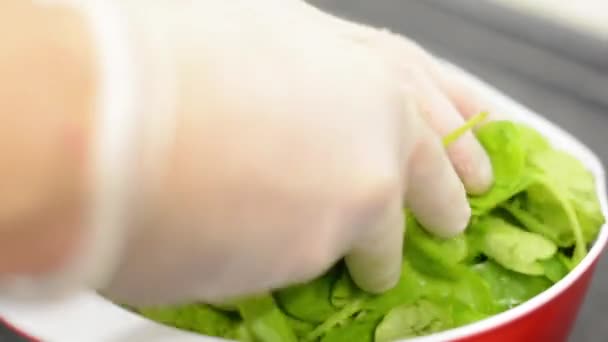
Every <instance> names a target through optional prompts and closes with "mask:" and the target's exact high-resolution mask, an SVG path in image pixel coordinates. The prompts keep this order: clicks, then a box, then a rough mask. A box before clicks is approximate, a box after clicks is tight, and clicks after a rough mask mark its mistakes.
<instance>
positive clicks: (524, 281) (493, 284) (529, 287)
mask: <svg viewBox="0 0 608 342" xmlns="http://www.w3.org/2000/svg"><path fill="white" fill-rule="evenodd" d="M473 270H474V271H475V272H477V273H478V274H479V275H480V276H481V277H482V278H483V279H484V280H485V281H486V283H487V284H488V285H489V287H490V289H491V291H492V295H493V298H494V301H495V303H496V305H497V306H498V311H504V310H507V309H510V308H512V307H515V306H517V305H519V304H521V303H523V302H525V301H526V300H528V299H530V298H532V297H534V296H536V295H537V294H539V293H541V292H542V291H544V290H546V289H548V288H549V287H550V286H551V284H552V282H551V281H549V280H548V279H546V278H544V277H539V276H529V275H525V274H521V273H517V272H513V271H510V270H508V269H506V268H504V267H502V266H500V265H499V264H497V263H495V262H493V261H486V262H483V263H480V264H477V265H475V266H473Z"/></svg>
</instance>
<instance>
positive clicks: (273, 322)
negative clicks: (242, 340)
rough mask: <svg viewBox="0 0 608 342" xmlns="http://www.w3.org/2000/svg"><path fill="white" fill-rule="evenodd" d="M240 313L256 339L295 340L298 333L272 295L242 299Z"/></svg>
mask: <svg viewBox="0 0 608 342" xmlns="http://www.w3.org/2000/svg"><path fill="white" fill-rule="evenodd" d="M237 307H238V308H239V313H240V315H241V317H242V318H243V321H244V323H245V325H246V327H247V329H248V331H249V334H250V335H251V336H252V337H253V340H254V341H256V342H257V341H259V342H275V341H276V342H283V341H284V342H295V341H297V338H296V335H295V333H294V332H293V330H292V329H291V327H290V325H289V324H288V322H287V319H286V318H285V315H284V314H283V312H282V311H281V310H280V309H279V307H278V306H277V305H276V304H275V301H274V299H273V298H272V296H271V295H269V294H268V295H261V296H256V297H251V298H247V299H244V300H240V301H239V302H238V303H237Z"/></svg>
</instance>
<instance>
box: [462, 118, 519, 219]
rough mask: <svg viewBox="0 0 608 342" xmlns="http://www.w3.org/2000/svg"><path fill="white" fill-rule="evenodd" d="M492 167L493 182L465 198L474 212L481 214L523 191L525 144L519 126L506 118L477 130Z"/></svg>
mask: <svg viewBox="0 0 608 342" xmlns="http://www.w3.org/2000/svg"><path fill="white" fill-rule="evenodd" d="M477 138H478V139H479V142H480V143H481V144H482V146H483V147H484V149H485V150H486V152H487V153H488V156H489V157H490V161H491V163H492V168H493V171H494V184H493V185H492V187H491V188H490V190H489V191H488V192H486V193H485V194H483V195H481V196H472V197H470V198H469V202H470V204H471V209H472V212H473V214H474V215H482V214H485V213H487V212H489V211H490V210H492V209H494V208H496V207H497V206H498V205H499V204H500V203H502V202H504V201H506V200H508V199H509V198H511V197H513V196H514V195H516V194H518V193H519V192H521V191H523V190H524V189H525V188H526V187H527V186H528V184H529V182H530V178H529V175H527V174H526V173H525V171H526V153H525V152H526V147H525V146H524V144H523V141H522V133H521V130H520V129H519V126H518V125H517V124H515V123H511V122H507V121H495V122H491V123H488V124H486V125H484V126H483V127H481V128H480V129H479V130H478V131H477Z"/></svg>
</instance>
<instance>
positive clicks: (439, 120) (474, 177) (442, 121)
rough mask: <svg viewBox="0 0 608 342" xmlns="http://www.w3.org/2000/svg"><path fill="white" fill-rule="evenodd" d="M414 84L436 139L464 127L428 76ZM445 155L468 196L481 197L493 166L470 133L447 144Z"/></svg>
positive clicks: (488, 184)
mask: <svg viewBox="0 0 608 342" xmlns="http://www.w3.org/2000/svg"><path fill="white" fill-rule="evenodd" d="M417 85H418V88H417V89H416V92H418V93H419V94H418V96H417V97H418V99H419V108H420V109H421V111H422V112H423V114H424V117H425V118H426V119H427V122H428V124H429V125H430V126H431V128H432V129H433V130H434V131H435V132H436V133H437V134H438V135H439V136H441V137H444V136H446V135H448V134H450V133H452V132H453V131H455V130H457V129H458V128H459V127H461V126H462V125H464V124H465V120H464V118H463V117H462V116H461V115H460V112H459V111H458V110H457V109H456V107H454V105H453V103H452V102H451V101H449V99H448V98H447V97H446V96H445V95H444V94H443V92H442V91H441V90H440V89H439V88H438V87H437V86H436V85H435V84H434V83H433V82H432V81H431V80H430V79H429V78H428V77H424V76H420V77H418V80H417ZM447 153H448V156H449V158H450V160H451V162H452V164H453V165H454V168H455V169H456V172H457V174H458V175H459V177H460V179H461V180H462V182H463V183H464V185H465V188H466V189H467V191H468V192H469V193H471V194H481V193H484V192H485V191H487V190H488V189H489V188H490V186H491V185H492V182H493V172H492V164H491V162H490V158H489V157H488V155H487V153H486V151H485V149H484V148H483V147H482V146H481V144H480V143H479V141H478V140H477V138H476V137H475V135H474V134H473V133H472V132H471V131H469V132H466V133H465V134H464V135H463V136H462V137H460V138H459V139H458V140H456V141H454V142H453V143H452V144H450V146H448V147H447Z"/></svg>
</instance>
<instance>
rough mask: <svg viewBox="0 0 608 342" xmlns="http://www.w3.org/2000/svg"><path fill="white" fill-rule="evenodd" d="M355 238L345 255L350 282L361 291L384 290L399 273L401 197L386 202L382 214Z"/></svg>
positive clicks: (402, 215) (403, 223)
mask: <svg viewBox="0 0 608 342" xmlns="http://www.w3.org/2000/svg"><path fill="white" fill-rule="evenodd" d="M370 228H371V229H370V230H367V231H365V233H364V235H362V236H361V238H359V239H358V240H357V243H356V244H355V246H354V248H352V249H351V251H350V252H349V254H348V255H347V256H346V257H345V261H346V265H347V267H348V270H349V272H350V275H351V277H352V278H353V281H354V282H355V283H356V284H357V286H359V287H360V288H362V289H363V290H365V291H368V292H371V293H381V292H384V291H386V290H388V289H390V288H392V287H393V286H395V285H396V284H397V282H398V281H399V277H400V275H401V261H402V255H403V250H402V249H403V234H404V231H405V220H404V213H403V205H402V201H401V200H395V201H393V202H392V203H390V204H389V206H388V207H387V209H386V211H385V212H384V215H383V216H382V217H381V219H380V220H379V221H378V222H377V223H376V224H375V225H374V226H372V227H370Z"/></svg>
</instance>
